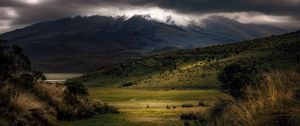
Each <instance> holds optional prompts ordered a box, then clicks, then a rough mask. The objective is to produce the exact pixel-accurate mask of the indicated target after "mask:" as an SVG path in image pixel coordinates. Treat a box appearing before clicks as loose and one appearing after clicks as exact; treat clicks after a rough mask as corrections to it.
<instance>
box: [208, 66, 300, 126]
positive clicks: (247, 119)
mask: <svg viewBox="0 0 300 126" xmlns="http://www.w3.org/2000/svg"><path fill="white" fill-rule="evenodd" d="M299 83H300V75H299V74H298V73H296V72H294V71H287V72H282V71H280V72H279V71H276V72H271V73H267V74H265V75H264V80H263V81H262V82H261V83H260V84H259V85H257V86H255V87H254V86H252V87H251V86H248V87H247V88H246V89H245V93H246V96H247V97H246V99H239V100H234V99H233V100H232V101H231V102H224V101H223V100H221V101H220V102H219V103H217V104H216V105H215V107H213V108H212V110H210V114H209V115H206V116H208V120H209V121H208V122H209V123H208V124H206V125H209V126H210V125H214V126H224V125H226V126H227V125H232V126H239V125H244V126H255V125H258V124H260V123H261V121H262V120H264V121H265V122H268V121H266V120H268V119H272V117H271V118H268V116H273V115H272V114H271V113H272V112H275V111H278V110H282V109H283V110H285V109H288V107H289V106H290V105H292V104H293V102H294V101H295V100H294V98H295V94H296V93H295V92H296V89H298V88H299V86H300V84H299ZM215 110H219V111H221V112H219V113H217V112H216V111H215ZM269 122H271V121H270V120H269Z"/></svg>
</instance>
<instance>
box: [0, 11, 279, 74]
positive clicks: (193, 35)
mask: <svg viewBox="0 0 300 126" xmlns="http://www.w3.org/2000/svg"><path fill="white" fill-rule="evenodd" d="M206 20H207V21H204V23H205V24H206V25H205V27H199V26H196V25H190V26H187V27H180V26H176V25H168V24H166V23H162V22H157V21H153V20H150V19H149V17H147V16H133V17H131V18H130V19H125V18H124V17H117V18H115V17H105V16H91V17H79V16H78V17H75V18H64V19H60V20H56V21H48V22H41V23H37V24H33V25H31V26H28V27H25V28H22V29H18V30H15V31H12V32H8V33H4V34H2V35H0V38H1V39H6V40H8V41H9V42H11V43H10V44H11V45H12V44H17V45H20V46H21V47H23V48H24V50H25V52H26V54H27V55H28V56H29V57H30V58H31V60H32V62H33V68H34V69H39V70H43V71H48V72H71V71H73V72H74V71H75V72H78V71H87V70H91V69H94V68H96V67H101V66H108V65H112V64H116V63H120V62H125V61H129V60H131V59H137V58H139V57H141V56H144V55H147V54H149V53H153V51H155V50H159V49H163V48H166V47H174V48H186V47H203V46H208V45H215V44H223V43H226V42H235V41H240V40H248V39H253V38H258V37H263V36H268V35H272V34H280V33H283V32H284V31H283V30H280V29H277V28H274V27H271V26H259V25H249V24H241V23H238V22H236V21H232V20H230V19H227V18H224V17H209V18H208V19H206Z"/></svg>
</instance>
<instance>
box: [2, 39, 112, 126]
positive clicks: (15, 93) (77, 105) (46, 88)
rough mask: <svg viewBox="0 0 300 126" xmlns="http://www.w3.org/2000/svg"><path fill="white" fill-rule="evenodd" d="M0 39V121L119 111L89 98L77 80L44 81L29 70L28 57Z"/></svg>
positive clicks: (35, 124)
mask: <svg viewBox="0 0 300 126" xmlns="http://www.w3.org/2000/svg"><path fill="white" fill-rule="evenodd" d="M6 43H7V41H4V40H0V61H1V63H0V125H1V126H5V125H14V126H55V125H58V124H57V121H58V120H66V119H72V120H73V119H80V118H87V117H91V116H94V115H97V114H102V113H108V112H109V113H118V110H117V109H116V108H115V107H112V106H109V105H107V104H104V103H100V102H95V101H93V100H91V99H90V97H89V95H88V92H87V89H86V88H85V87H84V85H82V84H81V83H79V82H75V81H67V82H65V83H64V84H54V83H46V82H44V81H43V80H44V79H45V77H44V76H43V74H42V73H41V72H37V71H32V70H31V67H30V66H31V63H30V60H29V59H28V57H27V56H26V55H24V53H23V50H22V49H21V48H20V47H18V46H12V47H9V46H7V45H6Z"/></svg>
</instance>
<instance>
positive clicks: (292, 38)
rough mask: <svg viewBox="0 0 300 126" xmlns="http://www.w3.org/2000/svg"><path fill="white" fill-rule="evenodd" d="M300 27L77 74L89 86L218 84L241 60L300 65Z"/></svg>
mask: <svg viewBox="0 0 300 126" xmlns="http://www.w3.org/2000/svg"><path fill="white" fill-rule="evenodd" d="M299 57H300V31H297V32H293V33H288V34H283V35H278V36H270V37H266V38H261V39H254V40H249V41H242V42H239V43H232V44H224V45H216V46H209V47H205V48H195V49H188V50H179V51H174V52H167V53H162V54H157V55H152V56H147V57H144V58H141V59H138V60H134V61H131V62H126V63H121V64H118V65H114V66H111V67H104V68H100V69H98V70H95V71H94V72H90V73H87V74H86V75H84V76H82V77H79V78H76V80H79V81H82V82H84V83H85V84H86V85H88V86H100V87H105V86H115V87H133V88H159V89H163V88H192V89H195V88H202V89H203V88H218V87H219V84H220V82H219V81H218V79H217V74H218V73H219V71H220V70H222V69H223V68H224V67H225V66H226V65H228V64H231V63H234V62H240V63H242V64H252V65H255V66H258V67H260V68H261V69H260V70H264V71H274V70H277V69H290V68H293V69H294V68H296V67H297V69H298V70H299V66H298V65H299V62H300V58H299Z"/></svg>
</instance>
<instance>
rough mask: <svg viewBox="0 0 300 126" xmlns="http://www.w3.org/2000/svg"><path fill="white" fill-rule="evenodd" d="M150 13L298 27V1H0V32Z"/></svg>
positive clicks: (177, 20)
mask: <svg viewBox="0 0 300 126" xmlns="http://www.w3.org/2000/svg"><path fill="white" fill-rule="evenodd" d="M135 14H149V15H150V16H151V17H152V18H154V19H157V20H160V21H163V20H166V19H167V17H170V16H171V17H172V19H173V20H174V21H175V23H176V24H178V25H187V24H188V23H189V22H191V21H196V22H199V23H201V19H203V18H205V17H208V16H211V15H220V16H225V17H228V18H231V19H234V20H237V21H239V22H241V23H255V24H270V25H274V26H277V27H281V28H287V29H290V30H295V29H298V28H299V29H300V21H299V19H300V0H0V33H4V32H7V31H10V30H13V29H16V28H21V27H24V26H27V25H30V24H33V23H36V22H40V21H47V20H55V19H59V18H63V17H70V16H77V15H87V16H89V15H107V16H118V15H119V16H122V15H125V16H127V17H130V16H132V15H135Z"/></svg>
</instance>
